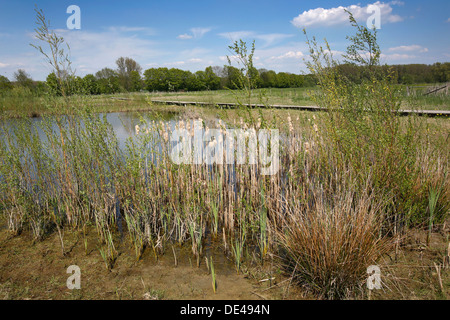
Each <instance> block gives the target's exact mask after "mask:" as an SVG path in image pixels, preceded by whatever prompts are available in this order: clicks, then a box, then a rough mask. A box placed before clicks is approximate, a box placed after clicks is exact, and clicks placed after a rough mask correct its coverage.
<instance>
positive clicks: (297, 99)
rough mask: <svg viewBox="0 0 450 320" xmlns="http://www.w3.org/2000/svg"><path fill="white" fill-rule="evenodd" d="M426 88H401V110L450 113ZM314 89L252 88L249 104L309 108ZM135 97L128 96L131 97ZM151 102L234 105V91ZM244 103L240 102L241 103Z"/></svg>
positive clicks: (449, 102)
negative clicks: (402, 95)
mask: <svg viewBox="0 0 450 320" xmlns="http://www.w3.org/2000/svg"><path fill="white" fill-rule="evenodd" d="M425 88H426V86H422V88H414V89H410V95H409V96H408V95H407V90H406V86H401V87H400V90H402V92H403V94H404V98H405V100H404V102H403V105H402V108H404V109H410V108H421V109H426V110H450V96H449V95H445V94H432V95H427V96H424V92H426V89H425ZM314 90H315V89H314V88H287V89H277V88H270V89H256V90H254V92H253V97H252V100H251V103H263V104H280V105H298V106H310V105H314V101H313V100H312V99H311V97H310V93H311V92H312V91H314ZM133 96H135V95H131V97H133ZM150 96H151V98H152V99H155V100H156V99H160V100H175V101H196V102H210V103H223V102H236V99H237V98H241V99H243V97H242V96H237V95H236V92H235V91H231V90H218V91H199V92H174V93H168V92H164V93H151V94H150ZM243 102H244V101H243Z"/></svg>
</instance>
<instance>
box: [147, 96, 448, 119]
mask: <svg viewBox="0 0 450 320" xmlns="http://www.w3.org/2000/svg"><path fill="white" fill-rule="evenodd" d="M151 101H152V102H153V103H159V104H166V105H176V106H185V107H186V106H200V107H202V106H203V107H206V106H217V107H220V108H236V107H238V106H239V104H238V103H228V102H226V103H214V104H211V103H209V102H195V101H176V100H171V101H167V100H151ZM244 106H247V107H250V108H267V106H266V105H263V104H250V105H249V104H245V105H244ZM270 108H273V109H291V110H306V111H326V110H327V108H322V107H318V106H293V105H282V104H275V105H270ZM398 113H399V114H401V115H409V114H418V115H426V116H430V117H435V116H446V117H448V116H450V110H406V109H404V110H399V111H398Z"/></svg>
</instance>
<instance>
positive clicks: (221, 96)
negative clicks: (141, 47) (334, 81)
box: [0, 86, 450, 118]
mask: <svg viewBox="0 0 450 320" xmlns="http://www.w3.org/2000/svg"><path fill="white" fill-rule="evenodd" d="M316 90H317V88H297V89H276V88H272V89H270V88H269V89H254V90H253V98H252V103H258V104H266V105H268V106H270V105H276V104H278V105H298V106H311V105H315V102H314V101H313V99H312V98H311V94H312V93H314V92H315V91H316ZM398 90H400V91H401V92H402V96H403V99H404V101H403V102H402V108H403V109H424V110H450V109H449V108H450V101H449V96H448V95H445V94H438V95H427V96H424V95H423V92H422V91H423V90H418V89H415V90H414V92H413V91H412V90H410V93H409V95H408V93H407V89H406V86H398ZM240 98H242V97H241V94H240V93H239V91H236V90H235V91H233V90H216V91H198V92H155V93H123V94H113V95H97V96H83V95H74V96H70V97H67V98H66V99H67V101H66V102H65V99H64V98H62V97H52V96H41V95H36V94H33V93H32V92H31V91H29V90H27V89H24V88H15V89H14V90H11V91H10V92H8V94H4V95H0V106H1V110H2V111H3V112H2V113H1V116H2V117H3V118H8V117H16V116H18V115H19V114H24V115H27V116H29V117H38V116H42V115H48V114H64V113H68V112H73V110H72V109H73V108H74V107H75V106H79V105H83V106H90V107H91V108H92V109H93V110H94V111H95V112H99V113H104V112H120V111H149V110H154V109H156V110H160V109H158V107H157V106H155V105H152V104H151V100H152V99H154V100H171V101H195V102H207V103H211V104H215V103H227V102H228V103H229V102H236V100H237V99H238V100H239V99H240Z"/></svg>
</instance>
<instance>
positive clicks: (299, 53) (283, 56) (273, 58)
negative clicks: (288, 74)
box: [269, 51, 304, 60]
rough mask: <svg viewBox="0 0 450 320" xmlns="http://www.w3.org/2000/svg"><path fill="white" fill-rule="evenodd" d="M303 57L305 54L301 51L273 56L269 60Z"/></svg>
mask: <svg viewBox="0 0 450 320" xmlns="http://www.w3.org/2000/svg"><path fill="white" fill-rule="evenodd" d="M303 56H304V54H303V52H301V51H288V52H286V53H284V54H282V55H279V56H272V57H270V58H269V60H284V59H299V58H302V57H303Z"/></svg>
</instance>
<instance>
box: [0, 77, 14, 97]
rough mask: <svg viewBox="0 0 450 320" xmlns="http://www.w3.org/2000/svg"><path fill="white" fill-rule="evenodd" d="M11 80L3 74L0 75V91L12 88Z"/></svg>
mask: <svg viewBox="0 0 450 320" xmlns="http://www.w3.org/2000/svg"><path fill="white" fill-rule="evenodd" d="M12 87H13V86H12V84H11V81H9V79H8V78H7V77H5V76H1V75H0V93H2V92H5V91H8V90H10V89H12Z"/></svg>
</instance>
